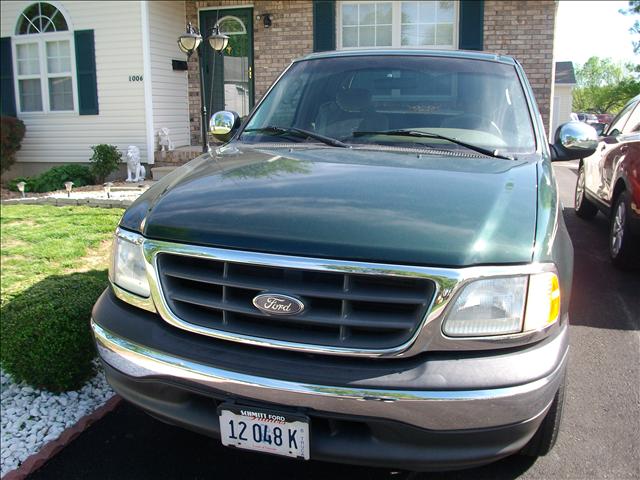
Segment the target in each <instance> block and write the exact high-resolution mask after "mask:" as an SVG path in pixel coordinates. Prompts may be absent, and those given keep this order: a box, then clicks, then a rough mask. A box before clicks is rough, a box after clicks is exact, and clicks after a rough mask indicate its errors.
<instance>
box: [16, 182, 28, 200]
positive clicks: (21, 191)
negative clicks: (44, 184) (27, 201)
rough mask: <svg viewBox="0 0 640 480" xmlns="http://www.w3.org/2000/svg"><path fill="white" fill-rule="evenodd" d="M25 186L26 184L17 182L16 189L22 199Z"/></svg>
mask: <svg viewBox="0 0 640 480" xmlns="http://www.w3.org/2000/svg"><path fill="white" fill-rule="evenodd" d="M26 185H27V184H26V183H25V182H18V183H17V184H16V187H18V191H19V192H20V193H21V194H22V198H24V187H25V186H26Z"/></svg>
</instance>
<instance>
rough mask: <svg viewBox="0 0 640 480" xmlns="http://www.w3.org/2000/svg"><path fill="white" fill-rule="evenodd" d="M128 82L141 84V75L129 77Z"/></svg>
mask: <svg viewBox="0 0 640 480" xmlns="http://www.w3.org/2000/svg"><path fill="white" fill-rule="evenodd" d="M129 81H130V82H141V81H142V75H129Z"/></svg>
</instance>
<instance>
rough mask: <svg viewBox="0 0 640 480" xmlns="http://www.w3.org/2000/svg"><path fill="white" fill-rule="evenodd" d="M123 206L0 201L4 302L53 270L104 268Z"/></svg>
mask: <svg viewBox="0 0 640 480" xmlns="http://www.w3.org/2000/svg"><path fill="white" fill-rule="evenodd" d="M122 212H123V211H122V210H121V209H108V208H90V207H55V206H48V205H3V206H2V210H1V213H0V228H1V235H0V236H1V239H2V241H1V248H2V255H1V259H2V260H1V264H2V278H1V280H2V282H1V285H2V295H1V299H2V304H3V305H4V304H5V303H6V302H7V301H8V300H9V299H10V298H11V297H13V296H15V295H16V294H19V293H20V292H22V291H24V290H26V289H27V288H29V287H31V286H32V285H34V284H36V283H37V282H39V281H41V280H43V279H44V278H46V277H49V276H51V275H61V274H67V273H72V272H77V271H86V270H105V269H106V268H107V261H108V255H109V245H110V240H111V237H112V235H113V232H114V231H115V228H116V225H117V224H118V221H119V220H120V217H121V216H122Z"/></svg>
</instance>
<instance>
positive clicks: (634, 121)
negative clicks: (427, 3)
mask: <svg viewBox="0 0 640 480" xmlns="http://www.w3.org/2000/svg"><path fill="white" fill-rule="evenodd" d="M638 105H639V104H638V103H636V108H635V110H634V111H633V113H632V114H631V116H630V117H629V121H628V122H627V124H626V125H625V126H624V128H623V129H622V133H637V132H640V107H638Z"/></svg>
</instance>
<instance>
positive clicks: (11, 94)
mask: <svg viewBox="0 0 640 480" xmlns="http://www.w3.org/2000/svg"><path fill="white" fill-rule="evenodd" d="M0 113H1V114H2V115H7V116H9V117H15V116H16V115H17V110H16V92H15V90H14V89H13V55H12V54H11V37H4V38H0Z"/></svg>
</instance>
